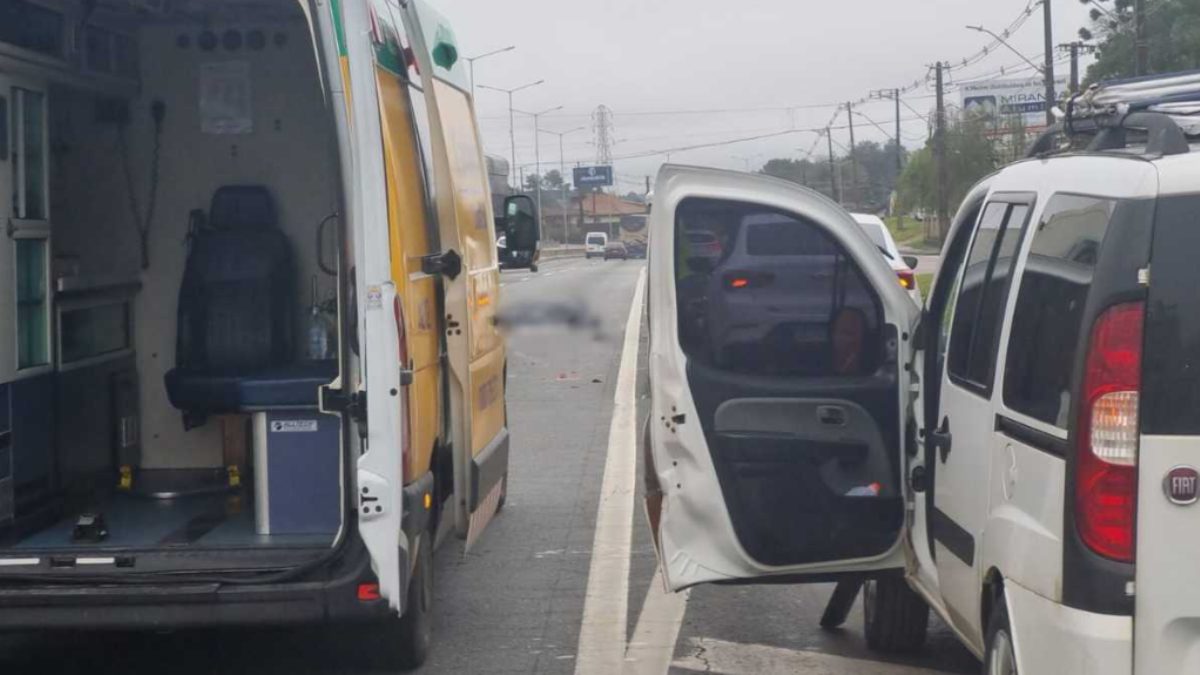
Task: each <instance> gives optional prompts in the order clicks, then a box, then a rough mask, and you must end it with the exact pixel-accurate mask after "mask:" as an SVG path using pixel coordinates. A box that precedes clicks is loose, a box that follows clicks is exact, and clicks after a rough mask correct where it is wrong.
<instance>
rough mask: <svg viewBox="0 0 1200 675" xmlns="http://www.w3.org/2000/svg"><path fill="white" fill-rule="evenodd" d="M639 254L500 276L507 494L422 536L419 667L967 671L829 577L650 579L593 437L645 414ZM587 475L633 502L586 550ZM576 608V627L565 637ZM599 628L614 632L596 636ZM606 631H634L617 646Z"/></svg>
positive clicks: (638, 513)
mask: <svg viewBox="0 0 1200 675" xmlns="http://www.w3.org/2000/svg"><path fill="white" fill-rule="evenodd" d="M643 268H644V264H643V263H642V262H641V261H611V262H604V261H600V260H582V259H565V260H557V261H551V262H547V263H546V264H544V265H543V266H542V269H541V271H540V272H539V273H537V274H531V273H529V272H528V271H511V272H505V273H504V274H503V275H502V281H501V283H502V287H503V290H502V294H501V303H502V308H503V309H504V311H505V315H506V318H507V320H508V323H509V325H510V328H509V330H510V331H511V334H510V338H509V389H508V406H509V417H510V426H511V429H512V434H513V435H512V442H513V444H512V450H511V456H510V462H511V474H510V485H509V492H508V503H507V506H506V507H505V509H504V511H503V512H501V513H500V514H499V515H498V516H497V518H496V520H495V521H494V522H493V523H492V525H491V527H490V528H489V529H488V530H487V532H486V533H485V534H484V535H483V537H482V538H481V539H480V540H479V542H478V543H477V544H476V546H475V547H474V549H473V550H472V551H470V552H469V553H464V551H463V546H462V543H461V542H459V541H457V540H454V539H451V540H449V541H447V542H446V543H445V544H444V545H443V546H442V547H441V548H440V549H439V550H438V552H437V556H436V561H435V569H436V576H435V608H434V619H433V621H434V627H433V630H434V643H433V651H432V655H431V657H430V660H429V662H428V663H427V664H426V665H425V667H423V668H422V669H421V670H420V671H419V672H421V673H437V674H442V673H447V674H448V673H489V674H490V673H572V672H575V669H576V667H577V665H578V664H579V661H580V660H581V659H582V660H587V659H596V658H606V657H609V656H613V655H615V656H616V658H617V659H622V658H624V661H625V663H624V667H625V671H626V672H633V673H662V672H665V671H668V670H669V671H670V672H673V673H691V672H724V673H796V672H813V673H827V674H841V673H845V674H847V675H849V674H851V673H854V674H858V673H864V674H867V675H874V674H881V675H882V674H890V673H895V674H897V675H900V674H903V675H919V674H928V673H942V672H948V673H973V672H978V668H979V666H978V664H977V662H976V661H975V660H974V659H973V658H972V657H971V656H970V655H969V654H968V653H967V652H966V651H965V650H964V649H963V648H961V647H960V646H958V644H957V642H956V641H955V640H954V638H953V636H952V635H950V633H949V631H948V630H947V629H946V628H945V627H944V626H941V625H940V624H938V623H937V622H936V620H935V621H934V624H933V625H931V636H930V641H929V645H928V646H927V647H926V649H925V650H924V652H922V653H921V654H918V655H916V656H914V657H913V658H911V659H906V660H891V661H888V660H883V659H881V658H880V657H879V656H877V655H874V654H872V653H870V652H869V651H868V650H867V649H866V647H865V644H864V642H863V637H862V631H861V621H862V620H861V613H860V611H859V610H858V609H857V608H856V610H855V612H854V613H853V615H852V616H851V617H850V620H849V621H848V622H847V624H846V627H845V628H844V629H843V630H840V631H833V632H828V631H823V630H821V629H820V628H819V627H818V625H817V621H818V618H819V616H820V614H821V611H822V609H823V608H824V604H825V601H826V600H827V598H828V596H829V593H830V592H831V590H832V587H831V586H829V585H813V586H740V587H731V586H709V587H701V588H697V589H694V590H692V591H691V592H690V593H689V594H687V595H686V596H666V595H665V594H663V593H662V592H661V590H659V588H658V587H657V586H656V585H655V584H654V581H655V579H654V574H655V568H656V565H655V557H654V552H653V548H652V547H651V544H650V539H649V536H648V529H647V527H646V526H645V519H644V516H643V513H642V509H641V504H640V498H639V497H638V496H637V495H636V494H635V492H637V491H639V490H640V485H641V483H640V479H641V467H640V465H637V466H636V474H635V473H634V470H633V469H632V468H631V469H630V470H629V471H628V473H622V472H621V471H620V469H619V464H616V463H612V462H609V463H608V464H606V461H607V460H609V454H610V445H611V446H612V448H618V449H619V447H620V446H619V444H615V445H614V444H613V439H614V438H618V437H620V434H619V433H618V429H617V427H618V426H620V425H614V424H613V411H614V399H616V400H624V401H629V402H633V403H635V404H636V405H635V407H636V410H637V420H638V421H639V422H640V420H641V419H643V416H644V415H645V408H646V403H647V398H646V396H647V392H646V382H645V350H646V338H645V324H644V322H643V323H642V324H641V330H640V333H639V339H637V340H636V341H633V342H632V343H630V346H631V347H632V348H633V349H636V350H637V351H638V352H639V358H638V359H637V360H636V361H631V362H632V363H633V364H635V368H636V372H634V373H630V374H629V375H628V376H627V378H626V380H625V381H624V382H625V384H627V385H628V391H625V390H624V389H622V390H618V374H619V372H620V368H621V361H622V359H621V356H622V352H623V350H624V349H625V348H626V347H627V345H626V342H625V340H624V331H625V328H626V322H627V320H628V319H630V318H631V317H630V314H631V302H632V299H633V296H634V292H635V288H636V287H637V284H638V278H639V276H640V275H641V273H642V269H643ZM626 361H627V362H630V360H629V359H626ZM637 428H638V429H640V428H641V427H640V424H638V425H637ZM639 437H640V436H639ZM627 450H628V449H625V450H621V452H627ZM612 451H613V452H617V450H612ZM635 454H636V453H635ZM627 456H628V455H627ZM633 461H634V460H630V464H631V466H633ZM613 466H618V470H616V471H615V472H614V469H613ZM608 474H614V475H615V476H616V477H617V478H618V480H612V476H610V477H609V478H608V479H606V475H608ZM635 476H636V479H635V480H630V479H634V478H635ZM610 483H611V485H610ZM602 486H603V487H604V494H605V504H606V507H605V508H609V507H611V506H612V505H613V503H617V504H618V505H619V504H630V503H632V504H634V505H635V508H633V509H631V510H627V511H620V510H618V511H616V513H618V514H623V520H624V522H617V523H616V524H617V525H618V526H619V527H617V528H616V529H617V530H620V532H618V533H617V534H618V540H620V539H621V537H624V541H625V543H624V545H621V546H617V547H615V548H614V547H611V546H609V545H608V544H605V546H604V551H603V553H600V554H597V555H593V553H594V550H593V545H594V543H596V542H597V541H600V539H598V538H597V532H596V520H597V514H598V507H599V506H600V505H601V495H602ZM635 488H636V489H635ZM610 500H616V501H615V502H614V501H610ZM600 512H602V513H605V512H606V511H605V509H603V508H602V509H600ZM606 513H608V514H609V515H611V514H612V513H613V511H611V510H609V511H607V512H606ZM620 520H621V518H618V521H620ZM606 522H607V523H608V525H611V524H612V523H611V522H608V521H606ZM606 527H607V525H606ZM598 570H599V571H598ZM613 570H616V571H617V574H612V571H613ZM625 570H627V571H625ZM600 571H605V572H606V573H605V574H603V576H602V577H601V576H600ZM590 575H595V576H597V579H601V578H602V580H603V581H602V583H600V582H598V581H597V579H593V586H592V588H591V594H590V595H589V576H590ZM598 584H599V585H598ZM585 616H587V617H588V618H587V620H586V621H585V619H584V617H585ZM585 623H586V624H587V625H588V626H589V631H591V632H589V633H588V636H585V637H584V643H586V644H584V645H581V625H583V624H585ZM614 630H615V633H616V634H617V635H618V636H620V635H623V636H624V638H625V640H624V641H623V640H621V638H620V637H618V638H616V639H614V640H609V641H604V640H600V641H597V640H596V639H595V636H596V635H606V634H607V635H611V634H613V631H614ZM605 631H608V632H607V633H605ZM585 632H586V631H585ZM623 642H633V643H634V644H632V645H629V649H628V652H626V646H627V645H626V644H623ZM581 650H582V651H581ZM600 652H603V653H600ZM344 656H345V655H344V653H343V652H342V650H340V649H338V648H337V644H336V642H335V641H334V638H332V637H331V635H330V634H329V632H328V631H323V630H316V629H313V630H295V629H291V630H272V631H262V630H256V631H250V630H231V631H201V632H196V631H184V632H174V633H166V634H110V633H85V634H68V635H34V636H16V637H2V638H0V672H3V673H14V674H24V673H56V674H58V673H88V674H89V675H92V674H96V673H122V674H134V673H205V674H207V673H222V674H225V673H255V674H264V675H266V674H274V673H278V674H280V675H282V674H284V673H287V674H289V675H291V674H298V673H339V674H340V673H352V672H356V671H355V670H354V669H353V668H351V667H349V666H347V665H346V661H345V660H344ZM358 672H361V671H358ZM594 672H610V671H604V670H597V671H594Z"/></svg>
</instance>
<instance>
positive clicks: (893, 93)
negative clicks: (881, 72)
mask: <svg viewBox="0 0 1200 675" xmlns="http://www.w3.org/2000/svg"><path fill="white" fill-rule="evenodd" d="M871 98H873V99H879V100H882V99H887V98H890V99H892V101H894V102H895V104H896V175H897V176H899V175H900V171H901V170H903V169H904V158H903V157H902V156H901V154H900V89H899V88H895V89H876V90H875V91H872V92H871Z"/></svg>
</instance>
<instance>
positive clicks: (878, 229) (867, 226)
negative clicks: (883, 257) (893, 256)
mask: <svg viewBox="0 0 1200 675" xmlns="http://www.w3.org/2000/svg"><path fill="white" fill-rule="evenodd" d="M858 226H859V227H861V228H862V231H863V232H865V233H866V234H867V238H868V239H870V240H871V243H872V244H875V245H876V246H878V247H879V248H882V249H884V250H885V251H891V250H892V247H891V246H889V245H888V238H887V235H886V234H885V232H884V229H883V226H882V225H880V224H879V223H859V224H858Z"/></svg>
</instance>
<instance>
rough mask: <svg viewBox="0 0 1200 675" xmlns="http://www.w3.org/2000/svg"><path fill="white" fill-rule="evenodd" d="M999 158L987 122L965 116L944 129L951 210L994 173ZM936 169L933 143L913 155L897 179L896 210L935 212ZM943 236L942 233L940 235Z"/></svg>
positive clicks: (927, 144) (931, 140)
mask: <svg viewBox="0 0 1200 675" xmlns="http://www.w3.org/2000/svg"><path fill="white" fill-rule="evenodd" d="M999 161H1000V158H999V157H998V156H997V154H996V151H995V147H994V146H993V144H992V141H991V140H990V139H989V138H988V135H987V122H986V121H985V120H983V119H981V118H979V117H976V116H973V115H968V116H967V117H965V118H960V119H956V120H952V121H950V122H949V124H948V125H947V126H946V176H947V178H948V181H947V185H946V190H947V192H948V195H947V202H948V203H949V204H950V208H951V209H953V208H954V207H955V206H956V205H957V204H958V203H959V202H961V201H962V200H963V197H965V196H966V195H967V191H968V190H970V189H971V186H973V185H974V184H975V183H977V182H979V179H981V178H983V177H984V176H986V175H988V174H989V173H991V172H992V171H995V169H996V167H997V166H998V162H999ZM936 169H937V167H936V166H934V162H933V139H932V138H931V139H930V140H929V142H928V143H926V144H925V147H924V148H921V149H920V150H918V151H917V152H915V153H913V155H912V157H911V158H910V159H909V162H908V166H906V167H904V172H903V173H902V174H901V175H900V180H899V183H898V190H897V207H898V208H899V209H900V210H902V211H916V210H921V211H926V212H929V213H933V212H935V211H936V210H937V170H936ZM942 234H943V235H944V233H942Z"/></svg>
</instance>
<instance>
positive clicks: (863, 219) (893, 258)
mask: <svg viewBox="0 0 1200 675" xmlns="http://www.w3.org/2000/svg"><path fill="white" fill-rule="evenodd" d="M850 216H851V217H853V218H854V222H856V223H858V226H859V227H861V228H862V230H863V232H865V233H866V234H867V237H868V238H869V239H870V240H871V243H873V244H875V247H876V248H878V249H879V252H880V253H882V254H883V257H884V258H886V259H887V261H888V264H889V265H891V266H892V269H893V270H895V272H896V278H897V279H898V280H899V281H900V286H901V287H902V288H904V290H906V291H908V297H910V298H912V299H913V302H915V303H917V306H918V307H920V306H921V304H922V300H921V289H920V288H918V287H917V275H916V273H915V271H914V270H916V268H917V258H916V256H911V255H910V256H902V255H900V249H898V248H896V240H895V239H892V233H891V232H889V231H888V229H887V225H884V223H883V220H881V219H880V218H879V216H873V215H871V214H869V213H851V214H850Z"/></svg>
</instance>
